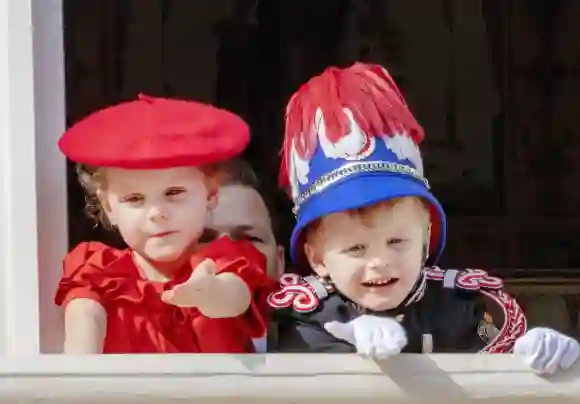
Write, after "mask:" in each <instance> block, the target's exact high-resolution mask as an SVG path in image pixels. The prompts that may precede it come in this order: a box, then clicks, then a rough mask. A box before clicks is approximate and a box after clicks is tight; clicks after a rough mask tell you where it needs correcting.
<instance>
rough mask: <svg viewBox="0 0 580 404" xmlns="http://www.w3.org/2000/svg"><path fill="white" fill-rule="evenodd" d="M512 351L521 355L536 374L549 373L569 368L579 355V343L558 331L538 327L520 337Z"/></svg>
mask: <svg viewBox="0 0 580 404" xmlns="http://www.w3.org/2000/svg"><path fill="white" fill-rule="evenodd" d="M514 353H515V354H517V355H522V356H523V357H524V362H525V363H526V365H528V366H530V367H531V368H532V369H534V371H535V372H536V373H537V374H540V375H551V374H554V372H556V370H558V368H561V369H563V370H566V369H568V368H570V366H572V365H573V364H574V363H575V362H576V361H577V360H578V357H580V344H579V343H578V341H576V340H575V339H572V338H570V337H568V336H566V335H564V334H561V333H559V332H558V331H555V330H552V329H550V328H544V327H538V328H532V329H531V330H530V331H528V332H527V333H525V334H524V335H523V336H522V337H520V338H519V339H518V340H517V341H516V343H515V346H514Z"/></svg>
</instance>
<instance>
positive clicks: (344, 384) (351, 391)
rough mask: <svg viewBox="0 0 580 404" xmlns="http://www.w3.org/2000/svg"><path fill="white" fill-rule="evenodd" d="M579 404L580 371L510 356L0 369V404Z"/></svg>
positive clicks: (23, 361)
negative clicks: (541, 367) (553, 373)
mask: <svg viewBox="0 0 580 404" xmlns="http://www.w3.org/2000/svg"><path fill="white" fill-rule="evenodd" d="M548 398H549V399H551V401H550V403H567V402H579V401H578V400H580V365H577V366H576V367H575V368H574V369H571V370H570V371H569V372H567V373H566V374H564V375H561V376H557V377H553V378H550V379H545V378H541V377H538V376H536V375H534V374H533V373H532V372H531V371H530V370H528V369H527V367H526V366H525V365H523V364H522V363H521V361H520V360H519V359H518V358H515V357H512V356H511V355H493V356H492V355H401V356H399V357H395V358H392V359H390V360H387V361H383V362H381V363H375V362H373V361H371V360H365V359H362V358H360V357H357V356H355V355H314V354H311V355H267V356H263V355H247V356H221V355H216V356H213V355H175V356H173V355H171V356H170V355H163V356H160V355H159V356H155V355H139V356H130V357H128V356H109V355H107V356H104V355H95V356H89V357H71V356H65V355H42V356H34V357H3V358H1V359H0V402H2V403H19V404H20V403H29V402H34V403H35V404H40V403H61V404H62V403H75V404H76V403H85V404H86V403H140V404H141V403H143V404H146V403H176V402H197V403H210V402H211V403H254V404H256V403H290V402H292V403H296V402H299V403H301V404H307V403H316V404H321V403H326V402H329V403H331V402H332V403H333V404H340V403H347V402H348V403H353V402H356V403H357V404H362V403H381V404H384V403H395V402H406V403H409V402H421V403H425V402H433V403H434V401H433V400H439V399H444V400H445V403H446V404H451V403H468V402H469V401H470V400H473V399H480V400H483V401H484V402H493V403H516V402H518V403H520V402H523V401H524V400H525V402H526V404H532V403H535V402H544V400H545V399H548Z"/></svg>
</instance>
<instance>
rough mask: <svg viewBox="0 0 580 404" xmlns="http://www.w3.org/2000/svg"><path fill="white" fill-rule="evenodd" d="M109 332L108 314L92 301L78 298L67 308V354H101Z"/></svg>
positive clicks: (65, 346)
mask: <svg viewBox="0 0 580 404" xmlns="http://www.w3.org/2000/svg"><path fill="white" fill-rule="evenodd" d="M106 331H107V312H106V311H105V309H104V307H103V306H101V305H100V304H99V303H97V302H96V301H94V300H92V299H86V298H77V299H73V300H72V301H70V302H69V303H68V304H67V305H66V308H65V341H64V353H65V354H73V355H75V354H77V355H78V354H100V353H102V352H103V345H104V342H105V334H106Z"/></svg>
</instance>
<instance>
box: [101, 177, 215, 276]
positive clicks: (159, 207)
mask: <svg viewBox="0 0 580 404" xmlns="http://www.w3.org/2000/svg"><path fill="white" fill-rule="evenodd" d="M103 175H104V176H105V178H104V181H105V186H104V188H103V189H101V190H100V191H99V195H98V196H99V199H100V201H101V203H102V205H103V208H104V210H105V213H106V215H107V218H108V219H109V221H110V222H111V224H112V225H113V226H115V227H116V228H117V229H118V231H119V233H120V234H121V236H122V237H123V239H124V240H125V242H126V244H127V245H128V246H129V247H130V248H131V249H132V250H133V251H134V253H136V254H137V255H138V256H139V257H140V258H142V259H145V260H147V261H149V262H151V263H153V264H155V263H158V264H160V265H163V264H167V263H171V262H176V261H180V260H186V259H188V257H189V254H190V253H191V252H192V251H193V248H195V246H196V241H197V239H198V238H199V236H200V235H201V233H202V231H203V227H204V225H205V222H206V217H207V212H208V210H209V209H212V208H213V207H215V204H216V202H217V193H216V192H211V187H210V186H209V185H210V184H209V181H210V180H209V179H208V177H207V176H206V175H205V174H204V173H203V172H202V171H200V170H199V169H197V168H193V167H178V168H170V169H160V170H127V169H117V168H107V169H104V173H103Z"/></svg>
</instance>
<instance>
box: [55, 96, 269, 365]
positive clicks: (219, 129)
mask: <svg viewBox="0 0 580 404" xmlns="http://www.w3.org/2000/svg"><path fill="white" fill-rule="evenodd" d="M248 141H249V129H248V127H247V125H246V123H245V122H244V121H243V120H242V119H241V118H239V117H237V116H236V115H234V114H231V113H229V112H227V111H223V110H220V109H217V108H214V107H211V106H209V105H204V104H200V103H196V102H188V101H181V100H170V99H161V98H150V97H146V96H140V97H139V99H138V100H136V101H133V102H127V103H123V104H120V105H117V106H113V107H110V108H107V109H104V110H101V111H99V112H96V113H94V114H92V115H90V116H89V117H87V118H85V119H84V120H82V121H81V122H79V123H77V124H76V125H74V126H73V127H72V128H71V129H69V130H68V131H67V132H66V133H65V134H64V135H63V137H62V138H61V140H60V141H59V147H60V149H61V151H62V152H63V153H64V154H65V155H66V156H67V157H68V158H69V159H71V160H72V161H74V162H76V163H79V166H78V167H79V168H78V172H79V178H80V181H81V183H82V185H83V186H84V188H85V189H86V191H87V198H88V201H89V206H88V207H89V208H90V209H91V212H92V213H93V215H94V216H95V217H96V218H98V220H100V221H101V222H102V223H103V224H105V225H107V226H110V227H112V228H114V229H115V230H116V231H118V232H119V233H120V235H121V236H122V238H123V239H124V241H125V243H126V244H127V246H128V248H127V249H124V250H118V249H115V248H112V247H109V246H107V245H105V244H102V243H98V242H83V243H81V244H80V245H78V246H77V247H76V248H74V249H73V250H72V251H71V252H70V253H69V254H68V255H67V256H66V257H65V259H64V266H63V267H64V273H63V277H62V279H61V281H60V284H59V286H58V290H57V292H56V297H55V302H56V304H57V305H59V306H62V307H64V310H65V346H64V351H65V353H75V354H79V353H170V352H175V353H177V352H209V353H244V352H253V351H254V350H253V345H252V336H254V335H262V334H263V333H264V332H265V327H266V325H267V304H266V296H267V291H268V288H269V287H271V286H270V284H269V281H268V277H267V276H266V274H265V259H264V257H263V255H262V254H260V253H259V252H258V251H257V250H256V249H255V248H254V247H253V246H252V245H251V244H250V243H249V242H243V241H236V242H234V241H232V240H230V239H229V238H227V237H223V238H220V239H218V240H216V241H214V242H213V243H211V244H209V245H206V246H204V247H199V246H198V242H197V240H198V238H199V236H200V234H201V232H202V230H203V227H204V225H205V223H206V218H207V214H208V212H209V211H210V210H211V209H213V207H214V206H215V205H216V202H217V198H218V194H217V189H218V181H217V180H218V178H217V176H218V175H219V167H218V164H219V162H220V161H223V160H226V159H229V158H232V157H234V156H237V155H238V154H240V153H241V152H242V150H243V149H244V148H245V147H246V145H247V144H248ZM184 302H185V303H184ZM184 304H185V305H187V306H189V307H176V306H175V305H184Z"/></svg>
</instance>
